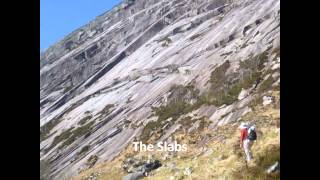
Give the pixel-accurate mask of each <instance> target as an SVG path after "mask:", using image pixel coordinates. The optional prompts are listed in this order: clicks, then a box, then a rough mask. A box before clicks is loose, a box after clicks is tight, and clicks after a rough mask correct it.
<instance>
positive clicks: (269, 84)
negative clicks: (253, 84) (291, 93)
mask: <svg viewBox="0 0 320 180" xmlns="http://www.w3.org/2000/svg"><path fill="white" fill-rule="evenodd" d="M273 83H274V80H273V78H272V76H271V75H270V76H269V77H268V78H267V79H266V80H264V81H262V82H261V84H260V86H259V89H258V92H264V91H267V90H269V89H271V88H272V84H273Z"/></svg>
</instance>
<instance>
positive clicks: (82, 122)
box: [78, 115, 92, 125]
mask: <svg viewBox="0 0 320 180" xmlns="http://www.w3.org/2000/svg"><path fill="white" fill-rule="evenodd" d="M91 118H92V115H88V116H86V117H84V118H82V119H81V120H80V121H79V122H78V124H79V125H84V124H85V123H86V122H87V121H88V120H90V119H91Z"/></svg>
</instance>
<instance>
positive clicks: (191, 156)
mask: <svg viewBox="0 0 320 180" xmlns="http://www.w3.org/2000/svg"><path fill="white" fill-rule="evenodd" d="M272 96H273V97H275V102H273V103H272V104H270V105H268V106H266V107H263V106H262V104H261V102H260V104H255V105H254V106H253V111H252V112H249V113H248V114H246V115H245V116H244V117H242V119H241V120H240V121H238V122H235V123H233V124H229V125H226V126H223V127H220V128H219V129H217V130H215V131H209V130H207V129H205V130H203V131H201V132H199V134H196V135H194V134H184V133H183V132H178V133H176V134H175V135H174V136H175V139H176V140H178V142H180V143H188V151H187V152H185V153H183V152H178V153H177V154H176V155H175V156H173V157H172V158H169V159H167V160H163V159H162V157H163V154H161V153H159V152H150V153H135V152H133V149H132V147H131V146H129V147H128V148H127V149H126V150H125V151H124V152H122V153H121V155H120V156H118V157H117V158H115V159H114V160H113V161H111V162H106V163H102V164H99V165H97V166H95V167H93V168H91V169H89V170H86V171H84V172H82V173H80V175H78V176H77V177H74V178H73V179H75V180H80V179H86V177H88V176H90V174H92V173H94V172H100V173H101V175H100V176H98V179H121V178H122V176H124V175H125V173H124V171H123V170H122V169H121V163H122V160H124V159H126V157H128V156H132V155H135V156H143V157H148V156H149V155H153V156H154V157H155V158H158V159H161V162H162V163H163V164H164V166H162V167H161V168H159V169H157V170H155V171H153V172H152V174H150V176H148V177H146V178H144V179H159V180H160V179H161V180H162V179H169V178H170V177H171V176H174V177H175V179H193V180H197V179H199V180H202V179H280V174H279V173H277V174H272V175H266V173H265V170H266V168H267V167H269V166H270V165H272V164H273V163H274V162H275V161H277V160H280V133H279V124H280V110H279V102H280V99H279V91H272ZM241 121H251V122H254V123H255V124H256V125H257V128H258V130H259V131H258V140H257V142H256V143H255V144H254V145H253V146H252V151H253V156H254V158H255V159H254V162H253V163H252V164H249V165H247V164H246V163H245V160H244V154H243V152H242V151H241V149H240V148H239V130H238V129H237V127H238V126H239V124H240V122H241ZM204 137H211V140H210V141H209V142H208V143H206V144H205V145H204V146H201V144H199V143H195V144H194V143H190V142H200V141H199V140H201V139H203V138H204ZM203 147H206V148H211V149H212V150H213V152H212V153H211V154H209V155H206V154H205V153H201V150H202V149H203ZM172 163H174V164H176V168H175V169H173V168H168V167H166V166H165V165H166V164H172ZM187 167H191V168H192V174H191V175H190V176H186V175H184V173H183V172H184V169H185V168H187Z"/></svg>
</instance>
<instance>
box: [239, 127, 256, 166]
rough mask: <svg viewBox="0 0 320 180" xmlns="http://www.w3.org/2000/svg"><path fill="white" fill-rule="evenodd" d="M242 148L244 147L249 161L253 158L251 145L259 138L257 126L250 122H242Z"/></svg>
mask: <svg viewBox="0 0 320 180" xmlns="http://www.w3.org/2000/svg"><path fill="white" fill-rule="evenodd" d="M239 128H240V133H241V134H240V148H242V147H243V149H244V152H245V154H246V160H247V162H249V161H251V160H252V159H253V157H252V153H251V146H252V144H253V141H254V140H256V139H257V134H256V131H255V126H250V125H249V123H241V125H240V127H239Z"/></svg>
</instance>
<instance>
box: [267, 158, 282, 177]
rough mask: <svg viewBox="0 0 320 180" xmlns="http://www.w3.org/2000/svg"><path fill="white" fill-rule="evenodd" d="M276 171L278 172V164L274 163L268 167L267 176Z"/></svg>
mask: <svg viewBox="0 0 320 180" xmlns="http://www.w3.org/2000/svg"><path fill="white" fill-rule="evenodd" d="M276 171H280V163H279V162H278V161H277V162H276V163H274V164H273V165H272V166H270V167H269V168H268V169H267V171H266V172H267V173H268V174H271V173H274V172H276Z"/></svg>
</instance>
